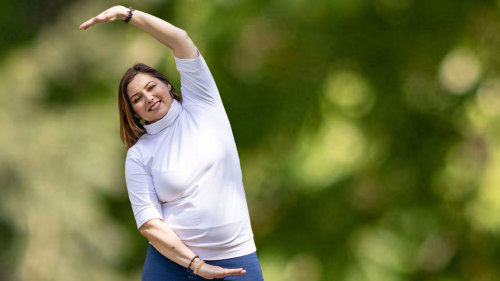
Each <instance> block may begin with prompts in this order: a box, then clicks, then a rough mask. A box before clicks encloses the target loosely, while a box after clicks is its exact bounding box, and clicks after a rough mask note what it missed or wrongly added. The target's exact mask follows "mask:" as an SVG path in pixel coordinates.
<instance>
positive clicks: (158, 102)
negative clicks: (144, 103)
mask: <svg viewBox="0 0 500 281" xmlns="http://www.w3.org/2000/svg"><path fill="white" fill-rule="evenodd" d="M160 102H161V100H159V101H157V102H155V103H154V104H153V105H152V106H151V107H150V108H149V111H155V110H157V109H158V108H160Z"/></svg>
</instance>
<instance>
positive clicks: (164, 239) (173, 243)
mask: <svg viewBox="0 0 500 281" xmlns="http://www.w3.org/2000/svg"><path fill="white" fill-rule="evenodd" d="M139 231H140V232H141V234H142V235H143V236H144V237H146V238H147V239H148V240H149V242H151V244H152V245H153V246H154V247H155V248H156V249H157V250H158V252H160V253H161V254H162V255H164V256H165V257H167V258H169V259H170V260H172V261H174V262H175V263H177V264H180V265H182V266H184V267H188V266H189V263H190V262H191V259H192V258H193V257H194V256H195V254H194V253H193V251H191V250H190V249H189V248H188V247H187V246H186V245H185V244H184V243H183V242H182V241H181V239H180V238H179V236H177V234H176V233H175V232H174V231H173V230H172V229H171V228H170V227H168V225H167V224H165V223H164V222H163V221H161V220H160V219H152V220H149V221H147V222H146V223H144V224H143V225H142V226H141V228H140V229H139ZM200 262H201V260H200V259H199V258H196V259H195V260H194V261H193V263H192V264H191V267H190V269H191V270H193V271H194V270H195V269H196V267H198V265H199V264H200ZM245 272H246V271H245V270H243V269H241V268H239V269H227V268H222V267H219V266H212V265H209V264H206V263H205V264H203V265H202V266H201V268H200V271H199V272H198V275H200V276H201V277H203V278H205V279H213V278H224V277H225V276H229V275H241V274H244V273H245Z"/></svg>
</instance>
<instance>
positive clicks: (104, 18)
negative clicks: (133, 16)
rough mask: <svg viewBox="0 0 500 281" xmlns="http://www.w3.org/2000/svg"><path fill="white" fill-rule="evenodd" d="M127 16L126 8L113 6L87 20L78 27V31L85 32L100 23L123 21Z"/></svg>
mask: <svg viewBox="0 0 500 281" xmlns="http://www.w3.org/2000/svg"><path fill="white" fill-rule="evenodd" d="M127 15H128V8H127V7H125V6H121V5H119V6H114V7H111V8H109V9H107V10H106V11H104V12H102V13H100V14H99V15H97V16H96V17H93V18H91V19H89V20H88V21H86V22H84V23H82V25H80V30H81V29H83V30H86V29H87V28H89V27H91V26H93V25H95V24H98V23H101V22H112V21H115V20H124V19H126V18H127Z"/></svg>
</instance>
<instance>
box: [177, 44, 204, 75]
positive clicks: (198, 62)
mask: <svg viewBox="0 0 500 281" xmlns="http://www.w3.org/2000/svg"><path fill="white" fill-rule="evenodd" d="M196 51H198V57H197V58H195V59H180V58H178V57H176V56H174V59H175V65H176V67H177V70H178V71H179V72H198V71H201V70H203V68H204V67H205V66H206V62H205V59H204V58H203V56H202V55H201V53H200V51H199V50H198V48H196Z"/></svg>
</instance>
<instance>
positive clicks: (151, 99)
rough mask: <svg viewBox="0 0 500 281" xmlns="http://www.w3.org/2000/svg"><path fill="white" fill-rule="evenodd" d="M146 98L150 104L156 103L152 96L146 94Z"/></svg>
mask: <svg viewBox="0 0 500 281" xmlns="http://www.w3.org/2000/svg"><path fill="white" fill-rule="evenodd" d="M145 97H146V100H147V101H148V103H152V102H153V101H154V98H153V96H152V95H151V94H148V93H146V94H145Z"/></svg>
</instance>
